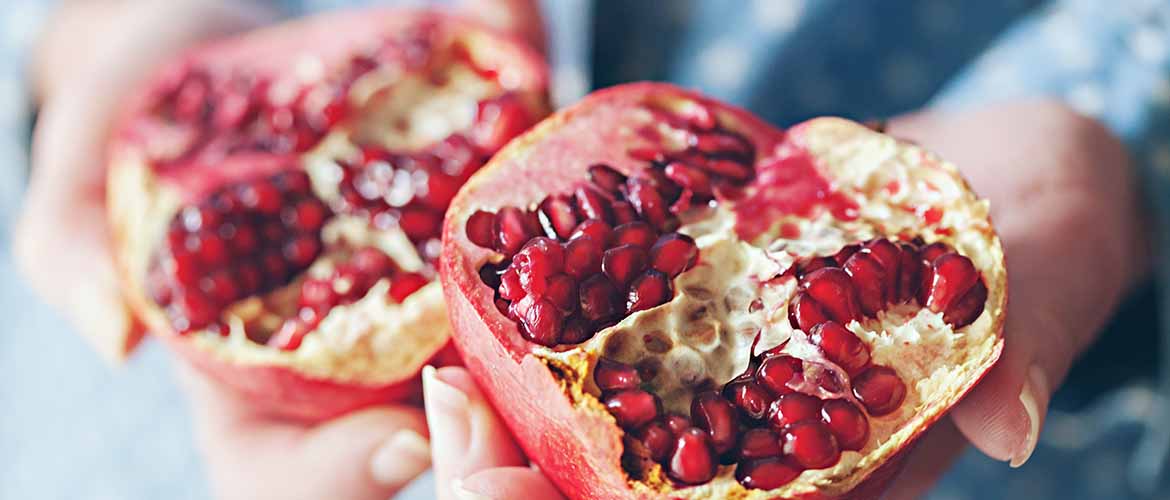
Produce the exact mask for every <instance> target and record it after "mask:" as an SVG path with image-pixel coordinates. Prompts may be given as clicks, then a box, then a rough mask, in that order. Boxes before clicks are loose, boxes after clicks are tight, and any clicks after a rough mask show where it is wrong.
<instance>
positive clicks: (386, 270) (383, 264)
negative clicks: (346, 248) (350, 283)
mask: <svg viewBox="0 0 1170 500" xmlns="http://www.w3.org/2000/svg"><path fill="white" fill-rule="evenodd" d="M349 262H350V264H353V266H354V268H355V269H357V271H358V273H360V274H363V275H366V276H372V277H381V276H387V275H389V274H391V273H393V272H394V271H396V270H397V269H398V266H397V265H395V264H394V260H393V259H391V258H390V256H389V255H386V252H383V251H382V250H379V249H377V248H374V247H365V248H360V249H358V250H357V251H355V252H354V253H353V255H352V256H351V257H350V258H349Z"/></svg>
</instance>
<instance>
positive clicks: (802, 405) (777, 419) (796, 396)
mask: <svg viewBox="0 0 1170 500" xmlns="http://www.w3.org/2000/svg"><path fill="white" fill-rule="evenodd" d="M820 416H821V400H819V399H817V398H815V397H813V396H809V395H808V394H804V393H800V392H792V393H788V394H784V395H781V396H780V397H778V398H776V400H775V401H773V402H772V406H770V407H769V408H768V423H770V424H771V425H772V428H774V429H776V430H782V429H784V428H785V427H788V426H790V425H792V424H795V423H798V422H806V421H809V420H816V419H818V418H820Z"/></svg>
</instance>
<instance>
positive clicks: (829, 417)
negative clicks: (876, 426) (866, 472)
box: [821, 399, 869, 451]
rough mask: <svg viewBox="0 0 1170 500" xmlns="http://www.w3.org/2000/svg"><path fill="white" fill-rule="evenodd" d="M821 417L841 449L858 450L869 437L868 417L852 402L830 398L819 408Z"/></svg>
mask: <svg viewBox="0 0 1170 500" xmlns="http://www.w3.org/2000/svg"><path fill="white" fill-rule="evenodd" d="M821 419H822V420H824V422H825V425H826V426H827V427H828V428H829V432H832V433H833V436H834V437H836V438H837V444H839V445H840V446H841V449H842V450H854V451H856V450H860V449H862V448H864V447H865V442H866V440H868V439H869V419H867V418H865V414H864V413H862V412H861V409H860V408H858V407H857V406H856V405H854V404H853V403H850V402H849V401H846V400H844V399H830V400H828V401H825V405H824V407H823V408H821Z"/></svg>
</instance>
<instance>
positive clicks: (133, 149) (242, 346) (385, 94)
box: [108, 10, 547, 419]
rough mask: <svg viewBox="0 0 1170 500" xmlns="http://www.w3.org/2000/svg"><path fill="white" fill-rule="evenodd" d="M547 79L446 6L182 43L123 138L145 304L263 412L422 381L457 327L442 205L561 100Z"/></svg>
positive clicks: (132, 284) (156, 321) (118, 194)
mask: <svg viewBox="0 0 1170 500" xmlns="http://www.w3.org/2000/svg"><path fill="white" fill-rule="evenodd" d="M546 86H547V82H546V70H545V67H544V65H543V62H542V61H541V59H540V57H539V56H538V55H537V54H536V53H534V52H533V51H532V50H531V49H529V48H528V47H527V46H525V45H523V44H522V43H520V42H518V41H516V40H513V39H512V38H510V37H508V36H505V35H502V34H498V33H495V32H493V31H491V30H489V29H487V28H484V27H481V26H480V25H477V24H473V23H471V22H468V21H464V20H460V19H457V18H453V17H447V16H445V15H442V14H439V13H435V12H430V11H409V10H369V11H353V12H342V13H332V14H326V15H322V16H318V17H313V18H309V19H305V20H300V21H295V22H292V23H289V24H284V25H280V26H275V27H271V28H266V29H263V30H260V31H256V32H253V33H250V34H246V35H243V36H240V37H238V38H235V39H230V40H225V41H221V42H216V43H213V44H211V45H208V46H204V47H199V48H195V49H193V50H190V51H188V52H186V53H184V54H181V55H179V56H178V57H176V58H174V59H173V60H172V61H170V62H169V63H168V64H166V65H165V67H163V68H162V69H161V70H160V71H159V72H158V73H157V74H156V75H155V76H154V77H153V78H152V79H150V80H149V81H148V82H147V83H146V84H145V85H144V87H143V90H142V91H141V92H139V93H138V94H137V95H136V97H135V98H134V99H133V100H132V102H131V103H129V104H128V106H127V110H126V114H125V118H124V120H123V121H122V124H121V126H120V128H119V129H118V131H117V133H116V134H115V136H114V137H113V141H112V144H111V147H110V160H109V161H110V164H109V185H108V187H109V200H110V202H109V206H110V218H111V221H112V226H113V235H112V237H113V243H114V247H115V250H116V259H117V263H118V266H119V271H120V274H121V276H122V277H123V282H124V288H125V292H126V295H127V296H128V297H129V300H130V302H131V304H132V307H133V308H134V310H135V312H136V314H137V315H138V316H139V317H140V318H141V320H142V322H143V323H145V324H146V325H147V326H148V327H149V329H150V330H151V331H153V332H154V333H156V334H159V335H160V336H161V337H162V338H163V339H165V340H166V341H167V343H168V344H170V345H171V346H172V347H174V348H175V349H176V350H178V351H179V352H180V353H182V354H183V355H185V356H186V357H187V358H188V359H189V360H190V361H191V362H193V363H194V364H195V365H197V366H198V367H200V368H202V369H204V370H205V371H206V372H207V373H209V374H211V375H212V376H214V377H216V378H218V379H220V380H221V381H223V382H224V383H226V384H228V385H230V386H232V387H234V388H237V389H239V390H240V391H242V392H243V393H244V394H245V395H246V396H247V397H248V398H249V399H250V400H251V401H254V402H255V404H256V405H257V407H259V408H260V409H261V410H263V411H267V412H270V413H273V414H277V415H282V416H287V417H295V418H305V419H320V418H325V417H329V416H332V415H336V414H339V413H343V412H345V411H348V410H351V409H354V408H357V407H360V406H363V405H369V404H374V403H379V402H386V401H389V400H391V399H396V398H404V397H408V396H411V395H413V394H415V393H416V391H417V386H418V384H417V377H416V376H415V375H416V374H417V372H418V371H419V369H420V368H421V367H422V366H423V364H424V363H426V362H427V361H428V360H431V359H432V358H433V357H434V356H435V355H436V354H438V353H441V352H443V349H444V347H445V346H446V345H447V343H448V340H449V327H448V322H447V321H446V314H445V309H444V305H443V297H442V293H441V291H440V286H439V284H438V281H437V280H436V277H437V264H436V263H437V259H438V255H439V248H440V242H439V236H440V230H441V224H442V219H443V214H444V212H445V210H446V208H447V205H448V204H449V203H450V201H451V199H452V198H453V197H454V196H455V194H456V192H457V191H458V189H459V187H460V186H461V185H462V184H463V182H465V181H466V180H467V178H469V177H470V176H471V174H472V173H474V172H475V171H476V170H478V169H479V167H480V166H482V164H483V163H484V162H485V161H486V160H487V158H488V157H490V156H491V155H492V154H494V153H495V152H496V151H497V150H498V149H499V148H500V147H501V146H503V144H504V143H506V142H507V141H508V140H509V139H511V138H512V137H513V136H515V135H517V134H519V133H520V132H522V131H523V130H525V129H527V128H528V127H529V126H531V125H532V124H533V123H536V121H538V120H539V119H540V118H541V117H543V116H544V115H545V114H546V113H547V102H546V97H545V94H546Z"/></svg>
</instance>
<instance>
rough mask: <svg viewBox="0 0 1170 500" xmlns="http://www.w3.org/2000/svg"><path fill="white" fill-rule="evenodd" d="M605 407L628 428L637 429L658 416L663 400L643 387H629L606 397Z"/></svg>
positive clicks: (621, 424) (622, 425)
mask: <svg viewBox="0 0 1170 500" xmlns="http://www.w3.org/2000/svg"><path fill="white" fill-rule="evenodd" d="M604 403H605V408H606V409H607V410H609V413H610V414H611V415H613V417H614V418H615V419H617V423H618V425H619V426H620V427H621V428H623V429H626V430H630V429H637V428H639V427H642V426H643V425H645V424H646V423H648V422H650V421H651V420H654V419H655V418H658V414H659V413H661V408H662V402H661V401H659V400H658V396H655V395H654V394H651V393H649V392H646V391H643V390H641V389H627V390H624V391H619V392H616V393H614V394H612V395H610V396H609V397H606V398H605V401H604Z"/></svg>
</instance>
